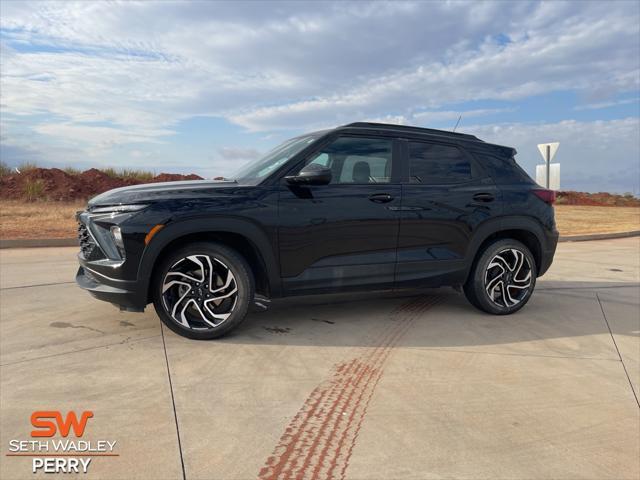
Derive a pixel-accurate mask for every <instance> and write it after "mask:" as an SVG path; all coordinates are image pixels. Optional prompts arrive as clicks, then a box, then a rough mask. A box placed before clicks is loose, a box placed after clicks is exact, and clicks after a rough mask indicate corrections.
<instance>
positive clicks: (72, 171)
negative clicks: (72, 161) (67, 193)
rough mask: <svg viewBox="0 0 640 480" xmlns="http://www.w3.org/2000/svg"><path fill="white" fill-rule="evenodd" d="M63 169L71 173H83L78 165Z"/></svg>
mask: <svg viewBox="0 0 640 480" xmlns="http://www.w3.org/2000/svg"><path fill="white" fill-rule="evenodd" d="M62 170H63V171H64V172H65V173H68V174H69V175H80V174H81V173H82V170H80V169H79V168H76V167H64V168H63V169H62Z"/></svg>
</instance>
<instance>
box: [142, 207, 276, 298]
mask: <svg viewBox="0 0 640 480" xmlns="http://www.w3.org/2000/svg"><path fill="white" fill-rule="evenodd" d="M202 241H204V242H217V243H222V244H224V245H226V246H228V247H230V248H232V249H234V250H236V251H237V252H238V253H239V254H241V255H242V256H244V258H245V259H246V260H247V263H248V264H249V267H250V268H251V271H252V273H253V276H254V280H255V282H256V292H258V293H260V294H262V295H265V296H279V294H280V277H279V273H278V272H279V269H278V263H277V260H276V256H275V253H274V249H273V247H272V244H271V242H270V241H269V238H268V236H267V234H266V233H265V232H264V231H263V230H262V229H261V228H260V227H258V226H257V225H255V224H253V223H251V222H248V221H242V220H237V219H221V218H216V219H214V220H202V219H198V220H186V221H180V222H176V223H169V224H167V225H166V226H165V227H164V228H162V229H161V230H160V231H159V232H158V233H157V234H156V235H155V236H154V237H153V238H152V240H151V242H150V243H149V245H148V246H147V247H146V248H145V250H144V253H143V256H142V260H141V262H140V267H139V269H138V280H139V281H140V284H141V294H142V295H144V296H145V298H146V302H147V303H150V302H151V298H150V297H151V293H150V285H151V283H152V282H151V280H152V278H153V275H154V274H155V271H156V268H157V266H158V265H159V264H160V261H161V259H162V258H163V257H164V256H165V255H167V254H168V253H169V252H171V251H174V250H175V249H176V248H180V247H182V246H184V245H187V244H189V243H194V242H202Z"/></svg>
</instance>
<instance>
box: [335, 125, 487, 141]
mask: <svg viewBox="0 0 640 480" xmlns="http://www.w3.org/2000/svg"><path fill="white" fill-rule="evenodd" d="M338 128H366V129H367V130H386V131H388V130H396V131H404V132H411V133H423V134H426V135H437V136H439V137H450V138H456V139H460V140H470V141H475V142H482V140H480V139H479V138H478V137H476V136H475V135H469V134H467V133H458V132H449V131H447V130H436V129H435V128H422V127H411V126H409V125H396V124H391V123H373V122H355V123H349V124H348V125H342V126H341V127H338Z"/></svg>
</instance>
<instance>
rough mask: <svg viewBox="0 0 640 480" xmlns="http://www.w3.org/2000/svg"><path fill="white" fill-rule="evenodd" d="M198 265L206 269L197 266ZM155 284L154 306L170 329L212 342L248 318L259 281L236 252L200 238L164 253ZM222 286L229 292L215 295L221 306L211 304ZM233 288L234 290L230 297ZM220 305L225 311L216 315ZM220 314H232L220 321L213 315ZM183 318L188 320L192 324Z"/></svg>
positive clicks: (225, 291) (154, 279) (224, 291)
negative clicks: (195, 241)
mask: <svg viewBox="0 0 640 480" xmlns="http://www.w3.org/2000/svg"><path fill="white" fill-rule="evenodd" d="M205 257H207V258H209V261H207V260H206V258H205ZM198 265H202V266H203V268H201V269H200V270H197V269H198ZM190 268H191V270H190ZM225 268H226V277H225ZM170 269H172V270H171V272H170ZM194 269H195V270H194ZM209 271H211V272H212V273H211V274H209ZM198 272H202V273H198ZM176 280H178V281H176ZM197 280H200V281H197ZM183 282H184V283H183ZM227 283H228V284H229V285H227ZM224 285H227V286H226V287H225V286H224ZM165 287H166V288H165ZM151 288H152V299H153V306H154V307H155V309H156V313H157V314H158V316H159V317H160V320H162V322H163V323H164V324H165V325H166V326H167V327H169V328H170V329H171V330H173V331H174V332H176V333H177V334H178V335H182V336H183V337H187V338H192V339H195V340H211V339H214V338H218V337H221V336H223V335H225V334H226V333H228V332H229V331H231V330H233V329H234V328H236V327H237V326H238V325H239V324H240V323H241V322H242V321H243V320H244V318H245V316H246V315H247V312H248V311H249V306H250V305H251V304H252V303H253V296H254V279H253V275H252V273H251V269H250V268H249V265H248V264H247V262H246V260H245V259H244V258H243V257H242V256H241V255H240V254H239V253H238V252H236V251H235V250H233V249H231V248H229V247H227V246H226V245H222V244H219V243H215V242H210V243H209V242H207V243H205V242H198V243H191V244H189V245H186V246H184V247H181V248H180V249H178V250H176V251H175V252H172V253H171V254H169V255H167V256H166V257H164V258H163V259H162V261H161V263H160V264H159V266H158V268H157V269H156V270H155V273H154V278H153V279H152V286H151ZM163 288H165V290H166V291H165V292H163ZM234 288H235V290H236V291H235V293H233V290H234ZM180 289H182V290H180ZM217 290H223V291H221V292H219V295H222V296H223V297H224V296H227V298H224V299H222V300H218V299H217V298H216V299H215V301H219V302H221V303H220V305H218V304H212V303H211V302H213V301H214V299H213V298H212V299H211V300H209V299H206V297H215V296H216V295H218V294H216V293H214V292H215V291H217ZM184 292H186V293H184ZM228 292H232V293H231V294H229V295H227V294H228ZM204 302H208V303H204ZM171 307H175V308H171ZM205 307H206V308H205ZM217 308H223V309H225V312H224V313H221V314H217V313H215V312H214V311H215V310H216V309H217ZM171 309H172V310H174V311H175V317H176V318H174V316H172V312H171V311H170V310H171ZM178 310H180V312H178ZM215 314H217V315H218V316H219V317H223V316H225V315H227V317H226V318H225V319H224V320H221V319H220V318H218V317H215V318H214V317H213V316H215ZM212 315H213V316H212ZM181 321H186V323H187V324H188V325H189V327H187V326H185V325H184V324H183V323H181ZM216 322H219V323H216Z"/></svg>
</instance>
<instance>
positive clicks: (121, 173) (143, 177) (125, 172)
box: [101, 168, 155, 182]
mask: <svg viewBox="0 0 640 480" xmlns="http://www.w3.org/2000/svg"><path fill="white" fill-rule="evenodd" d="M101 172H103V173H105V174H106V175H107V176H109V177H111V178H132V179H134V180H140V181H141V182H148V181H149V180H152V179H153V177H154V176H155V175H154V173H153V172H150V171H148V170H133V169H130V168H123V169H120V170H116V169H115V168H103V169H102V170H101Z"/></svg>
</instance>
